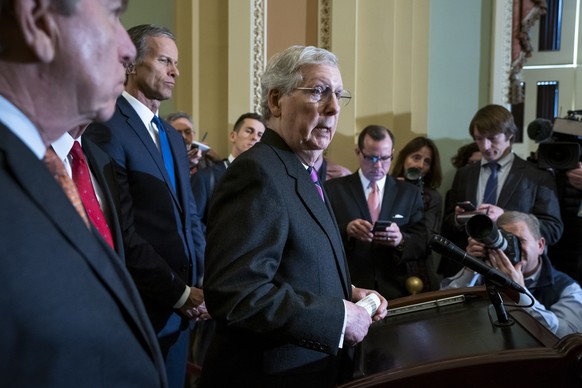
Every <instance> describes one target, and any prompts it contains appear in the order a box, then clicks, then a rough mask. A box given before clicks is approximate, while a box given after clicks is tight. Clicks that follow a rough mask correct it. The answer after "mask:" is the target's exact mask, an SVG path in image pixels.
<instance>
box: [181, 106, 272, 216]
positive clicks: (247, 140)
mask: <svg viewBox="0 0 582 388" xmlns="http://www.w3.org/2000/svg"><path fill="white" fill-rule="evenodd" d="M264 132H265V123H264V122H263V118H262V117H261V115H259V114H258V113H244V114H242V115H241V116H240V117H239V118H238V119H237V120H236V122H235V123H234V127H233V129H232V132H231V133H230V136H229V138H230V142H231V143H232V148H231V150H230V155H228V158H226V159H224V160H222V161H221V162H220V163H217V164H215V165H212V166H209V167H205V168H202V169H199V170H198V172H197V173H196V174H193V175H192V177H191V178H190V181H191V183H192V192H193V193H194V199H195V200H196V207H197V208H198V212H199V213H200V214H201V215H202V223H203V224H204V225H206V216H207V214H208V207H207V205H208V202H209V201H210V197H211V196H212V193H213V192H214V188H215V187H216V183H217V182H218V181H219V180H220V178H222V176H223V175H224V173H225V172H226V169H227V168H228V166H229V165H230V164H231V163H232V162H233V161H234V159H236V158H237V157H238V156H239V155H240V154H242V153H243V152H245V151H246V150H248V149H249V148H251V147H252V146H254V145H255V144H256V143H257V142H258V141H260V140H261V137H262V136H263V133H264Z"/></svg>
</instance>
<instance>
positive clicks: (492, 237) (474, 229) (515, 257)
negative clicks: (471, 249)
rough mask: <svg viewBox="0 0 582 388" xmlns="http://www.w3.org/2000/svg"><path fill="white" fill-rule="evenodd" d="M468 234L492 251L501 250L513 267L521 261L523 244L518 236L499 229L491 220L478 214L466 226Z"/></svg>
mask: <svg viewBox="0 0 582 388" xmlns="http://www.w3.org/2000/svg"><path fill="white" fill-rule="evenodd" d="M465 229H466V230H467V234H468V235H469V236H471V237H472V238H473V239H475V240H476V241H478V242H480V243H482V244H485V246H486V247H487V248H490V249H501V250H502V251H503V253H505V255H506V256H507V257H508V258H509V261H511V263H512V264H513V265H515V264H517V263H519V262H520V260H521V244H520V242H519V239H518V238H517V236H516V235H514V234H512V233H509V232H506V231H504V230H502V229H498V228H497V226H495V223H494V222H493V220H492V219H491V218H489V217H488V216H486V215H484V214H476V215H474V216H473V217H471V218H470V219H469V220H468V221H467V224H466V225H465Z"/></svg>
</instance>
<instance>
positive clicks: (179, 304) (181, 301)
mask: <svg viewBox="0 0 582 388" xmlns="http://www.w3.org/2000/svg"><path fill="white" fill-rule="evenodd" d="M189 295H190V287H188V286H186V289H185V290H184V293H182V296H181V297H180V299H178V301H177V302H176V304H175V305H174V308H175V309H179V308H180V307H182V306H184V304H185V303H186V301H187V300H188V296H189Z"/></svg>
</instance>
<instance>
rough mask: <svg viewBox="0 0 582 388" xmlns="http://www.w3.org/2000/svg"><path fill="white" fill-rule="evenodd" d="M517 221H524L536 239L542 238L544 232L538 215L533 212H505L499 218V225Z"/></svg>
mask: <svg viewBox="0 0 582 388" xmlns="http://www.w3.org/2000/svg"><path fill="white" fill-rule="evenodd" d="M517 222H524V223H525V225H526V226H527V228H528V229H529V231H530V233H531V234H532V236H533V237H534V238H535V239H536V240H539V239H540V238H542V233H541V232H540V221H539V220H538V219H537V217H536V216H533V215H531V214H527V213H521V212H515V211H508V212H504V213H503V214H502V215H500V216H499V218H498V219H497V226H499V227H502V226H503V225H507V224H515V223H517Z"/></svg>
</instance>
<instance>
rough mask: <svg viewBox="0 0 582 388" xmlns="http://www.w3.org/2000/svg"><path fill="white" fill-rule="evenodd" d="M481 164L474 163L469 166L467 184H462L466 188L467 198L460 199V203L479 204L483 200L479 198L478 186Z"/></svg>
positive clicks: (466, 175)
mask: <svg viewBox="0 0 582 388" xmlns="http://www.w3.org/2000/svg"><path fill="white" fill-rule="evenodd" d="M480 168H481V164H480V163H474V164H472V165H470V166H467V169H468V171H467V174H465V175H464V176H465V178H466V182H461V184H463V185H464V186H465V190H466V193H467V195H466V196H465V197H466V198H463V199H460V201H471V202H473V203H474V204H478V203H480V201H481V198H477V186H478V185H479V175H480V173H481V171H480Z"/></svg>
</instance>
